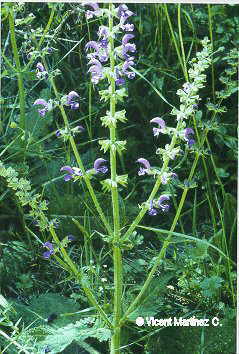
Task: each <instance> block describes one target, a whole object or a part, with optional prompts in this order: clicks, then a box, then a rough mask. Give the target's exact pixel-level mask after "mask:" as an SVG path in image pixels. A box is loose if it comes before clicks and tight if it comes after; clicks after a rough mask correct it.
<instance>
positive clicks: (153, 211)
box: [148, 200, 158, 216]
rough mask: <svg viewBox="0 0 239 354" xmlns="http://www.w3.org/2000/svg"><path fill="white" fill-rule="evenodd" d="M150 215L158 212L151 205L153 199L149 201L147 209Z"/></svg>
mask: <svg viewBox="0 0 239 354" xmlns="http://www.w3.org/2000/svg"><path fill="white" fill-rule="evenodd" d="M148 213H149V215H150V216H155V215H157V214H158V212H157V210H156V209H155V208H154V207H153V201H152V200H151V201H150V206H149V211H148Z"/></svg>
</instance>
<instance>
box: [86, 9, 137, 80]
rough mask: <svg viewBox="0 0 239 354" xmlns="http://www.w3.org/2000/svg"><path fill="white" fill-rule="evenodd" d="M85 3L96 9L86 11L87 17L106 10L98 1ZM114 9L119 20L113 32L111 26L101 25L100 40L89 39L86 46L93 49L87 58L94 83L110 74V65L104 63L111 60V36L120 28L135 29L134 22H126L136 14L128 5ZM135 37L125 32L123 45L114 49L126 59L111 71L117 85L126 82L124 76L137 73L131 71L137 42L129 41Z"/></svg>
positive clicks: (131, 77) (97, 14)
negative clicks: (100, 7)
mask: <svg viewBox="0 0 239 354" xmlns="http://www.w3.org/2000/svg"><path fill="white" fill-rule="evenodd" d="M84 5H88V6H91V7H92V8H93V10H94V11H87V12H86V17H87V18H91V17H93V16H94V15H95V16H101V15H103V14H104V11H105V10H104V9H99V7H98V5H97V4H96V3H94V4H92V3H86V4H84ZM113 9H114V11H113V14H114V17H116V18H117V19H118V20H119V23H118V25H116V26H114V27H113V29H112V32H111V33H110V29H109V27H107V26H103V25H101V26H100V27H99V29H98V33H97V34H98V41H89V42H88V43H87V44H86V46H85V49H86V51H89V50H91V52H90V53H88V54H87V58H88V60H89V62H88V64H89V65H90V67H89V70H88V72H90V73H91V82H92V83H93V84H98V83H99V81H100V80H102V79H104V78H105V77H107V76H108V75H109V70H110V69H109V67H108V68H107V67H104V66H103V65H102V63H107V61H108V60H109V52H110V50H111V49H110V37H113V38H114V37H115V33H119V32H120V30H121V31H125V32H128V31H130V32H131V31H133V29H134V26H133V25H132V24H129V23H126V21H127V19H128V18H129V17H130V16H132V15H134V13H133V12H132V11H129V10H128V7H127V6H126V5H119V7H118V8H115V7H113ZM133 38H134V35H133V34H129V33H126V34H124V36H123V38H122V42H121V45H120V46H119V47H117V48H115V49H114V56H115V57H116V56H117V57H118V58H120V59H121V60H124V61H123V62H122V61H121V62H120V63H119V64H118V65H115V71H114V73H111V75H113V77H114V79H115V83H116V85H118V86H119V85H123V84H124V83H125V79H124V78H123V77H124V76H126V77H127V78H129V79H133V78H134V77H135V73H134V72H133V71H129V68H130V67H132V66H133V65H134V57H133V56H131V53H134V52H135V51H136V46H135V44H134V43H129V41H130V40H131V39H133ZM129 53H130V54H129ZM115 54H116V55H115Z"/></svg>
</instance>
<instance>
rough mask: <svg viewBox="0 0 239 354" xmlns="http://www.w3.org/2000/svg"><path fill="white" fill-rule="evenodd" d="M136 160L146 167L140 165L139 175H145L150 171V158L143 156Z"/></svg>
mask: <svg viewBox="0 0 239 354" xmlns="http://www.w3.org/2000/svg"><path fill="white" fill-rule="evenodd" d="M136 162H139V163H141V164H142V165H143V166H144V168H143V167H140V169H139V172H138V175H139V176H142V175H145V174H146V173H148V172H149V170H150V163H149V162H148V160H146V159H143V158H140V159H138V160H137V161H136Z"/></svg>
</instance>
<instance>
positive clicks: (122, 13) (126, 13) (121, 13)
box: [116, 4, 134, 32]
mask: <svg viewBox="0 0 239 354" xmlns="http://www.w3.org/2000/svg"><path fill="white" fill-rule="evenodd" d="M116 11H117V16H118V17H119V18H120V28H121V29H122V30H123V31H126V32H127V31H133V30H134V25H132V24H129V23H125V22H126V20H127V19H128V18H129V17H130V16H132V15H134V13H133V12H132V11H130V10H129V9H128V6H127V5H125V4H123V5H119V7H117V8H116Z"/></svg>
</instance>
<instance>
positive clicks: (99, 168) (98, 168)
mask: <svg viewBox="0 0 239 354" xmlns="http://www.w3.org/2000/svg"><path fill="white" fill-rule="evenodd" d="M106 161H107V160H105V159H101V158H99V159H97V160H95V162H94V169H95V172H96V173H99V172H101V173H106V172H107V171H108V167H107V166H102V163H104V162H106Z"/></svg>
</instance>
